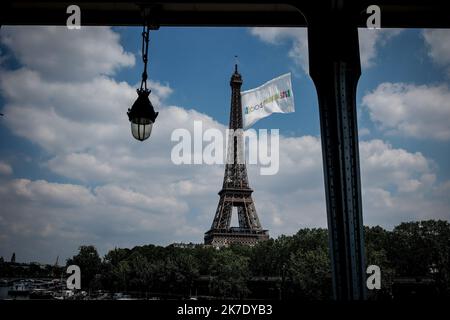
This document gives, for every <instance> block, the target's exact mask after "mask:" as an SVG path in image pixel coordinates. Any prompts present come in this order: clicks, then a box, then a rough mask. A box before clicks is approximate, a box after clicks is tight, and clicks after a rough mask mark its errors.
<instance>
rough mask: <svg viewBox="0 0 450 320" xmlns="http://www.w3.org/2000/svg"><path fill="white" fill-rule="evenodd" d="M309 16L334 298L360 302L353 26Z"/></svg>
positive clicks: (347, 18)
mask: <svg viewBox="0 0 450 320" xmlns="http://www.w3.org/2000/svg"><path fill="white" fill-rule="evenodd" d="M325 11H326V12H318V13H317V15H309V16H308V17H307V19H308V46H309V68H310V75H311V78H312V79H313V81H314V83H315V86H316V90H317V95H318V99H319V112H320V128H321V137H322V156H323V169H324V179H325V192H326V202H327V215H328V230H329V235H330V252H331V261H332V273H333V291H334V297H335V299H337V300H364V299H365V298H366V289H365V278H366V276H365V252H364V234H363V221H362V205H361V182H360V169H359V149H358V126H357V122H356V87H357V83H358V79H359V76H360V74H361V66H360V58H359V42H358V30H357V27H356V24H353V23H352V19H351V17H352V16H351V15H350V14H347V13H346V12H345V11H344V10H343V9H342V8H331V9H329V10H325Z"/></svg>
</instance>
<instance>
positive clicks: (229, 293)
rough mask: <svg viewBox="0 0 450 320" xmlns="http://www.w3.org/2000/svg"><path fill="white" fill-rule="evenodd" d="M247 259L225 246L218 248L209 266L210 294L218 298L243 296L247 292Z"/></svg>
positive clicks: (248, 273) (248, 274)
mask: <svg viewBox="0 0 450 320" xmlns="http://www.w3.org/2000/svg"><path fill="white" fill-rule="evenodd" d="M249 260H250V259H249V258H248V257H243V256H240V255H237V254H235V253H233V251H232V250H230V249H227V248H224V249H221V250H218V251H217V254H216V256H215V258H214V260H213V263H212V266H211V280H210V284H209V288H210V291H211V294H212V295H214V296H217V297H220V298H240V299H242V298H245V297H246V296H247V295H248V293H249V290H248V287H247V281H248V279H249V277H250V271H249V266H248V263H249Z"/></svg>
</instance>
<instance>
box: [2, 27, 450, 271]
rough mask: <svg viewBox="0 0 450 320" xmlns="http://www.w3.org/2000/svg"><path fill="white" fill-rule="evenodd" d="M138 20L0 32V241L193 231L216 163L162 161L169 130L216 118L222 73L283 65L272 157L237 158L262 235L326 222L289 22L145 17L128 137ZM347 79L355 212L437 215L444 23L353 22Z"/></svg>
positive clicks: (394, 217) (26, 256)
mask: <svg viewBox="0 0 450 320" xmlns="http://www.w3.org/2000/svg"><path fill="white" fill-rule="evenodd" d="M140 32H141V30H140V28H106V27H95V28H82V29H81V30H67V29H66V28H64V27H2V29H1V30H0V112H1V113H3V114H4V116H3V117H2V118H1V119H0V137H1V140H0V201H1V206H0V255H1V256H4V257H5V258H6V259H9V258H10V256H11V254H12V252H16V256H17V259H18V261H41V262H54V261H55V259H56V256H57V255H59V256H60V261H61V259H65V258H67V257H69V256H71V255H73V254H74V253H75V252H76V250H77V247H78V246H79V245H82V244H93V245H95V246H96V247H97V248H98V249H99V251H100V253H101V254H105V253H106V252H107V250H109V249H112V248H114V247H132V246H135V245H143V244H148V243H154V244H161V245H167V244H170V243H173V242H190V241H191V242H196V243H199V242H202V241H203V234H204V232H205V231H206V230H208V229H209V227H210V225H211V222H212V219H213V216H214V213H215V209H216V206H217V202H218V199H219V198H218V195H217V192H218V191H219V189H220V187H221V184H222V179H223V166H220V165H213V166H208V165H178V166H177V165H174V164H173V163H172V162H171V160H170V153H171V149H172V147H173V146H174V145H175V143H174V142H171V140H170V136H171V133H172V131H173V130H174V129H177V128H186V129H188V130H191V131H192V128H193V122H194V121H196V120H199V121H202V122H203V127H204V128H219V129H221V130H224V129H225V128H226V126H227V121H228V117H229V107H230V88H229V84H228V81H229V78H230V76H231V73H232V71H233V64H234V55H236V54H237V55H238V56H239V64H240V67H239V68H240V71H241V73H242V75H243V78H244V84H243V90H246V89H251V88H253V87H256V86H258V85H261V84H262V83H264V82H266V81H267V80H270V79H272V78H274V77H276V76H278V75H280V74H283V73H286V72H292V74H293V85H294V93H295V103H296V112H295V113H293V114H287V115H282V114H275V115H272V116H270V117H268V118H265V119H263V120H260V121H259V122H258V123H257V124H256V125H255V126H254V128H255V129H260V128H267V129H271V128H278V129H280V133H281V138H280V170H279V173H278V174H276V175H273V176H261V175H259V168H258V166H256V165H254V166H250V167H249V179H250V184H251V186H252V187H253V189H254V190H255V192H254V195H253V196H254V200H255V204H256V209H257V212H258V215H259V217H260V220H261V222H262V224H263V226H264V227H265V228H267V229H269V230H270V234H271V236H273V237H276V236H278V235H280V234H293V233H295V232H296V231H297V230H298V229H299V228H302V227H326V212H325V197H324V188H323V172H322V158H321V146H320V130H319V118H318V106H317V95H316V92H315V88H314V86H313V84H312V81H311V79H310V78H309V75H308V58H307V47H308V46H307V41H306V30H305V29H294V28H291V29H280V28H250V29H249V28H222V29H216V28H161V29H160V30H158V31H155V32H152V35H151V44H150V63H149V73H150V78H151V83H150V85H151V87H152V89H153V91H152V95H151V97H152V101H153V104H154V105H155V106H156V108H157V109H158V110H159V112H160V115H159V117H158V119H157V122H156V124H155V126H154V129H153V133H152V137H151V138H150V139H149V140H147V141H146V142H143V143H141V142H138V141H136V140H134V139H133V138H132V136H131V133H130V127H129V122H128V118H127V116H126V111H127V108H128V107H129V106H130V105H131V104H132V102H133V101H134V99H135V98H136V92H135V89H136V87H137V85H138V83H139V81H140V79H139V77H140V73H141V72H142V71H141V67H142V64H141V61H140V58H141V57H140V47H139V46H140V41H141V39H140ZM360 47H361V60H362V68H363V70H362V72H363V74H362V76H361V79H360V82H359V85H358V97H357V104H358V119H359V131H360V140H361V141H360V151H361V170H362V188H363V210H364V223H365V224H367V225H381V226H383V227H385V228H392V227H393V226H394V225H396V224H398V223H400V222H402V221H411V220H419V219H431V218H434V219H447V220H449V219H450V197H449V194H450V161H448V158H449V155H450V152H449V151H450V149H449V146H450V91H449V84H450V82H449V80H450V32H449V31H443V30H428V31H424V30H360Z"/></svg>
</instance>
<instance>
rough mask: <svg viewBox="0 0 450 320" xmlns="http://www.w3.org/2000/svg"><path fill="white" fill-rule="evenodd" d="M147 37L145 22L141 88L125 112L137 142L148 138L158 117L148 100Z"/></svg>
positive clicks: (147, 29) (147, 26) (148, 31)
mask: <svg viewBox="0 0 450 320" xmlns="http://www.w3.org/2000/svg"><path fill="white" fill-rule="evenodd" d="M149 36H150V27H149V25H148V23H147V21H146V22H145V23H144V28H143V31H142V61H143V62H144V72H142V80H141V87H140V88H139V89H137V90H136V91H137V94H138V98H137V99H136V101H135V102H134V103H133V105H132V106H131V109H128V112H127V114H128V120H130V122H131V134H132V135H133V137H134V138H135V139H137V140H139V141H144V140H146V139H148V138H149V137H150V134H151V133H152V127H153V124H154V123H155V120H156V117H157V116H158V112H155V109H154V108H153V105H152V103H151V101H150V99H149V95H150V92H151V90H150V89H148V88H147V61H148V42H149Z"/></svg>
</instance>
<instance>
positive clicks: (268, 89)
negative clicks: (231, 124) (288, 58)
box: [241, 73, 295, 129]
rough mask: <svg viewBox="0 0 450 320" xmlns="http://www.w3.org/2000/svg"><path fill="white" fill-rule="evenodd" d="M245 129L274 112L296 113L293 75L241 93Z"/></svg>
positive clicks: (284, 75)
mask: <svg viewBox="0 0 450 320" xmlns="http://www.w3.org/2000/svg"><path fill="white" fill-rule="evenodd" d="M241 101H242V114H243V120H244V129H247V128H249V127H251V126H252V125H253V124H254V123H255V122H256V121H258V120H259V119H262V118H265V117H267V116H270V115H271V114H272V113H273V112H281V113H289V112H294V111H295V109H294V93H293V92H292V83H291V73H286V74H283V75H282V76H279V77H277V78H275V79H272V80H270V81H268V82H266V83H264V84H263V85H262V86H260V87H258V88H255V89H251V90H247V91H243V92H241Z"/></svg>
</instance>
